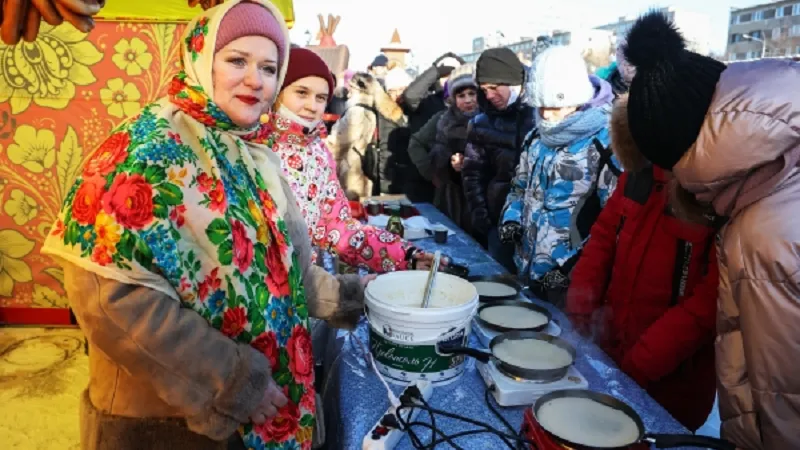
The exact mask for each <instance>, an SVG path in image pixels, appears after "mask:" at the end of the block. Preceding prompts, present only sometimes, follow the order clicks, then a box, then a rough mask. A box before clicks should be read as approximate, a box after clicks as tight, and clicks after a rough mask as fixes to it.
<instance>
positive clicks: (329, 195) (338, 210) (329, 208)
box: [262, 113, 416, 273]
mask: <svg viewBox="0 0 800 450" xmlns="http://www.w3.org/2000/svg"><path fill="white" fill-rule="evenodd" d="M325 132H326V131H325V125H324V124H320V125H319V126H318V127H317V128H316V129H314V130H311V131H310V132H309V131H308V129H306V128H304V127H303V126H302V125H300V124H298V123H296V122H294V121H292V120H289V119H287V118H285V117H283V116H281V115H279V114H277V113H272V114H271V116H270V120H269V122H268V123H267V124H266V125H265V126H264V130H263V131H262V134H263V135H264V136H265V138H266V139H267V141H268V145H270V146H271V147H272V150H273V151H274V152H275V153H277V154H278V155H280V157H281V162H282V166H283V171H284V173H285V174H286V176H287V178H288V179H289V185H290V186H291V187H292V191H293V192H294V195H295V197H296V198H297V202H298V204H299V205H300V209H301V210H302V211H303V216H304V217H305V219H306V223H307V224H308V230H309V234H310V235H311V239H312V241H313V243H314V245H316V246H318V247H321V248H324V249H326V250H329V251H331V252H332V253H334V254H336V255H337V256H338V257H339V259H340V260H341V261H342V262H344V263H345V264H348V265H351V266H359V267H366V268H368V269H370V270H372V271H374V272H378V273H383V272H392V271H395V270H406V269H408V268H409V263H410V261H411V255H412V254H413V253H414V252H415V251H416V248H415V247H413V246H412V245H411V244H410V243H409V242H408V241H405V240H403V239H401V238H399V237H398V236H397V235H395V234H392V233H390V232H387V231H384V230H380V229H377V228H375V227H372V226H367V225H364V224H362V223H361V222H359V221H358V220H356V219H354V218H353V217H352V216H351V213H350V205H349V203H348V201H347V197H345V194H344V190H343V189H342V185H341V183H340V182H339V179H338V177H337V176H336V173H337V172H336V162H335V161H334V158H333V154H331V152H330V150H329V149H328V147H327V146H326V145H325V141H324V138H325Z"/></svg>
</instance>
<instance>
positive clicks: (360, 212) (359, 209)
mask: <svg viewBox="0 0 800 450" xmlns="http://www.w3.org/2000/svg"><path fill="white" fill-rule="evenodd" d="M349 203H350V215H351V216H352V217H353V218H354V219H358V220H367V210H366V209H364V205H362V204H361V202H360V201H358V200H350V202H349Z"/></svg>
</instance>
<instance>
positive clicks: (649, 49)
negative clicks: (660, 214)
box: [624, 12, 726, 170]
mask: <svg viewBox="0 0 800 450" xmlns="http://www.w3.org/2000/svg"><path fill="white" fill-rule="evenodd" d="M624 53H625V58H626V59H627V60H628V62H629V63H630V64H631V65H632V66H634V67H636V76H634V77H633V81H632V82H631V86H630V94H629V98H628V122H629V123H630V129H631V134H632V135H633V140H634V141H636V145H637V146H638V147H639V149H640V151H641V152H642V153H643V154H644V155H645V156H646V157H647V159H648V160H650V161H651V162H653V164H655V165H657V166H660V167H662V168H664V169H667V170H672V167H673V166H675V164H677V163H678V161H680V159H681V157H683V155H684V153H686V152H687V151H688V150H689V148H690V147H691V146H692V144H694V141H695V140H697V136H698V134H699V133H700V127H702V125H703V121H704V120H705V116H706V112H707V111H708V108H709V107H710V106H711V100H712V98H713V96H714V91H715V90H716V87H717V82H718V81H719V77H720V75H721V74H722V72H723V71H724V70H725V68H726V66H725V64H723V63H721V62H719V61H717V60H715V59H713V58H709V57H707V56H703V55H699V54H697V53H694V52H691V51H689V50H687V49H686V42H685V41H684V39H683V36H681V34H680V33H679V32H678V30H677V29H676V28H675V25H674V24H673V23H672V22H671V21H670V20H669V19H667V17H666V16H664V15H663V14H661V13H659V12H650V13H648V14H646V15H644V16H642V17H640V18H639V19H638V20H637V21H636V23H635V24H634V25H633V27H632V28H631V31H630V33H628V39H627V44H626V46H625V48H624Z"/></svg>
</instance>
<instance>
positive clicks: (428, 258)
mask: <svg viewBox="0 0 800 450" xmlns="http://www.w3.org/2000/svg"><path fill="white" fill-rule="evenodd" d="M434 256H435V255H434V254H433V253H428V252H418V253H417V254H415V255H414V268H415V269H417V270H430V268H431V266H432V265H433V258H434ZM449 263H450V258H448V257H447V256H444V255H442V257H441V258H439V271H442V270H444V268H445V266H447V265H448V264H449Z"/></svg>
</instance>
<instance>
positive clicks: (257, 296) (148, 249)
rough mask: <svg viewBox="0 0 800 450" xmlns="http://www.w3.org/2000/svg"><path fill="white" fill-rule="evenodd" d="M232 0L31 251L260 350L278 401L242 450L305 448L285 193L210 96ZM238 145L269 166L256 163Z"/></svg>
mask: <svg viewBox="0 0 800 450" xmlns="http://www.w3.org/2000/svg"><path fill="white" fill-rule="evenodd" d="M236 3H238V2H237V1H233V2H226V3H224V4H223V5H222V6H219V7H217V8H214V9H210V10H208V11H207V12H206V14H205V15H204V16H202V17H200V18H197V19H195V20H194V21H193V22H192V23H191V24H190V26H189V27H188V32H187V33H188V35H187V37H186V39H185V41H184V42H185V43H186V45H185V46H184V47H185V49H184V54H183V61H184V72H181V73H180V74H179V75H178V76H176V77H175V78H174V80H173V81H172V84H171V86H170V89H169V96H168V98H165V99H162V100H161V101H159V102H157V103H155V104H151V105H149V106H147V107H145V108H144V110H143V111H142V112H141V113H140V114H139V115H138V116H136V117H134V118H133V119H132V120H130V121H128V122H126V123H124V124H122V125H121V126H119V127H118V128H117V129H115V130H114V131H113V133H112V135H111V136H110V137H109V138H108V140H106V141H105V142H104V143H103V144H102V145H101V146H100V148H99V149H98V150H97V151H96V152H95V153H94V154H93V155H92V156H91V157H90V158H89V160H88V162H87V163H86V165H85V166H84V167H83V172H82V173H81V175H80V176H79V177H78V179H77V180H76V182H75V185H74V186H73V187H72V189H71V190H70V192H69V193H68V195H67V197H66V199H65V203H64V205H63V208H62V210H61V211H60V214H59V217H58V220H57V222H56V224H55V226H54V227H53V229H52V230H51V232H50V234H49V236H48V238H47V240H46V242H45V245H44V248H43V252H44V253H47V254H50V255H53V256H56V257H59V258H62V259H64V260H66V261H68V262H70V263H73V264H76V265H78V266H80V267H82V268H84V269H86V270H89V271H92V272H95V273H97V274H98V275H101V276H103V277H106V278H110V279H114V280H118V281H120V282H123V283H128V284H136V285H143V286H147V287H150V288H152V289H157V290H159V291H162V292H164V293H165V294H167V295H169V296H171V297H173V298H175V299H176V300H177V301H181V302H182V303H183V305H185V306H186V307H189V308H192V309H193V310H194V311H196V312H197V313H198V314H200V315H201V316H202V317H204V318H205V319H206V320H207V321H208V323H209V324H210V325H211V326H212V327H214V328H216V329H218V330H220V331H221V332H222V333H224V334H226V335H227V336H229V337H230V338H231V339H233V340H236V341H238V342H243V343H249V344H251V345H252V346H253V347H254V348H256V349H257V350H259V351H261V352H263V354H264V355H265V356H266V357H267V358H268V359H269V361H270V363H271V365H272V371H273V377H274V379H275V381H276V382H277V384H278V385H279V386H281V387H282V388H283V389H284V392H285V393H286V395H287V397H288V398H289V403H288V404H287V406H286V407H284V408H283V409H281V411H280V412H279V414H278V415H277V416H276V417H274V418H273V419H271V420H270V421H268V422H267V423H265V424H264V425H258V426H254V425H253V424H244V425H243V426H242V427H241V428H240V431H241V433H242V436H243V438H244V442H245V444H246V445H247V447H248V448H256V449H263V448H270V449H273V448H275V449H277V448H280V449H283V448H286V449H296V448H303V449H307V448H310V447H311V437H312V430H313V428H314V411H315V404H314V403H315V392H314V371H313V357H312V353H311V339H310V334H309V331H308V325H309V324H308V310H307V306H306V300H305V293H304V290H303V283H302V280H301V268H300V267H298V266H299V264H298V261H297V257H296V255H295V252H294V250H293V246H292V243H291V240H290V237H289V233H288V230H287V227H286V225H285V223H284V221H283V219H282V218H281V211H280V210H281V207H280V204H281V203H282V204H283V205H284V206H285V205H286V204H287V203H286V202H287V201H288V200H287V198H286V195H288V194H287V193H284V192H283V189H282V188H281V185H280V179H279V178H278V177H279V176H280V160H279V159H278V158H277V156H274V155H273V154H272V153H271V152H270V151H269V150H268V149H267V148H266V147H261V148H260V149H259V148H257V147H258V146H260V145H261V144H257V143H256V142H255V141H254V140H253V138H254V134H253V131H254V130H242V129H238V128H237V127H236V126H235V125H234V124H233V123H232V122H231V121H230V119H229V118H228V117H227V116H226V115H225V114H224V113H223V112H222V111H221V110H220V109H219V108H218V107H217V106H216V105H215V104H214V103H213V102H212V101H211V100H210V98H213V94H212V92H213V90H212V89H213V85H212V84H211V63H212V60H213V48H214V36H215V33H214V31H215V30H216V27H218V25H219V22H220V20H221V18H222V15H223V14H224V13H225V12H226V11H227V10H228V9H230V7H231V6H232V5H234V4H236ZM265 5H267V4H266V3H265ZM269 9H270V10H271V11H272V12H273V14H275V16H276V17H279V18H280V17H281V16H280V14H279V13H278V12H277V10H276V9H275V8H274V7H271V5H270V6H269ZM209 31H210V32H209ZM198 36H203V38H202V39H198ZM287 42H288V39H287ZM285 50H286V51H285V52H284V54H288V53H289V52H288V48H287V49H285ZM284 71H285V65H284V69H283V70H282V71H281V73H283V72H284ZM278 85H280V80H279V81H278ZM251 150H253V151H254V150H260V151H262V152H263V153H265V154H268V155H273V156H271V158H272V161H269V160H268V161H267V163H262V164H260V166H259V167H258V168H257V167H256V164H255V162H254V161H253V159H252V157H251V154H250V151H251ZM265 164H266V167H265Z"/></svg>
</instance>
